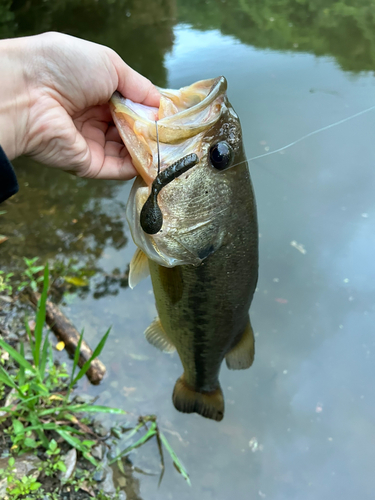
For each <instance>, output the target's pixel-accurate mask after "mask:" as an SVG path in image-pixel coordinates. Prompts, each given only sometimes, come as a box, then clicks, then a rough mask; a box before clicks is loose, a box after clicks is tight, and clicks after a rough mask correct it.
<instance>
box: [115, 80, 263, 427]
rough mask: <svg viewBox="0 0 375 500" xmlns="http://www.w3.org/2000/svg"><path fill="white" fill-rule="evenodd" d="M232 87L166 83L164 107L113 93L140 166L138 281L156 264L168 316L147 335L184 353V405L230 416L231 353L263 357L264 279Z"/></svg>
mask: <svg viewBox="0 0 375 500" xmlns="http://www.w3.org/2000/svg"><path fill="white" fill-rule="evenodd" d="M226 87H227V84H226V80H225V78H223V77H219V78H216V79H213V80H205V81H202V82H197V83H195V84H193V85H191V86H190V87H186V88H183V89H180V90H179V91H172V90H163V89H160V90H161V95H162V98H161V102H160V107H159V108H148V107H145V106H142V105H139V104H135V103H132V102H131V101H129V100H127V99H123V98H122V97H121V96H120V97H119V96H118V95H117V94H116V95H114V96H113V97H112V99H111V106H112V115H113V118H114V121H115V123H116V125H117V128H118V130H119V132H120V135H121V137H122V138H123V140H124V143H125V144H126V146H127V148H128V150H129V153H130V154H131V156H132V160H133V163H134V165H135V167H136V168H137V171H138V173H139V174H140V175H139V176H138V177H137V179H136V180H135V182H134V184H133V187H132V190H131V193H130V197H129V200H128V204H127V219H128V222H129V227H130V229H131V233H132V237H133V240H134V242H135V243H136V245H137V247H138V250H137V252H136V254H135V255H134V257H133V259H132V262H131V264H130V274H129V285H130V287H131V288H132V287H134V286H135V285H136V283H137V282H138V281H139V280H140V279H142V278H144V277H145V276H146V275H147V274H148V272H150V274H151V279H152V284H153V289H154V293H155V299H156V307H157V311H158V315H159V316H158V318H156V319H155V321H154V322H153V323H152V324H151V325H150V326H149V328H147V330H146V332H145V335H146V338H147V340H148V341H149V342H150V343H151V344H153V345H154V346H156V347H158V348H160V349H162V350H164V351H169V352H171V351H173V350H174V349H176V350H177V352H178V354H179V357H180V359H181V362H182V365H183V369H184V373H183V375H182V377H180V378H179V379H178V380H177V382H176V385H175V388H174V392H173V402H174V405H175V407H176V408H177V409H178V410H179V411H182V412H187V413H191V412H197V413H199V414H201V415H203V416H205V417H208V418H211V419H214V420H221V419H222V418H223V414H224V398H223V394H222V391H221V388H220V384H219V379H218V377H219V372H220V367H221V364H222V362H223V360H224V358H225V359H226V364H227V366H228V367H229V368H230V369H244V368H248V367H249V366H250V365H251V363H252V361H253V357H254V337H253V332H252V328H251V324H250V320H249V308H250V304H251V301H252V298H253V294H254V291H255V288H256V283H257V278H258V227H257V215H256V206H255V199H254V193H253V188H252V184H251V180H250V174H249V170H248V166H247V163H246V160H245V155H244V150H243V144H242V131H241V126H240V122H239V119H238V116H237V115H236V113H235V112H234V110H233V108H232V106H231V105H230V103H229V102H228V99H227V96H226ZM155 120H157V127H158V130H156V124H155ZM157 139H159V143H158V142H157ZM159 145H160V160H161V170H160V172H161V173H160V172H159V169H158V147H159ZM191 159H193V160H191ZM171 166H173V168H172V167H171ZM168 167H169V169H168ZM171 169H172V170H173V172H172V170H171ZM177 172H178V176H177V175H175V174H176V173H177ZM164 177H165V179H164ZM156 188H157V189H156ZM141 220H142V223H141V222H140V221H141Z"/></svg>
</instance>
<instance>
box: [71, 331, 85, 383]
mask: <svg viewBox="0 0 375 500" xmlns="http://www.w3.org/2000/svg"><path fill="white" fill-rule="evenodd" d="M83 332H84V330H82V333H81V335H80V337H79V341H78V345H77V347H76V350H75V351H74V360H73V368H72V375H71V377H70V384H69V387H73V384H72V382H73V380H74V375H75V372H76V368H77V366H78V360H79V353H80V352H81V344H82V339H83Z"/></svg>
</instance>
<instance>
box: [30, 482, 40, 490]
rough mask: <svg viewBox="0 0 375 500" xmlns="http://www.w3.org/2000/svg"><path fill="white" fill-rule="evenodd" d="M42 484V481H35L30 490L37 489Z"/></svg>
mask: <svg viewBox="0 0 375 500" xmlns="http://www.w3.org/2000/svg"><path fill="white" fill-rule="evenodd" d="M41 486H42V483H33V484H31V485H30V486H29V489H30V491H35V490H37V489H39V488H40V487H41Z"/></svg>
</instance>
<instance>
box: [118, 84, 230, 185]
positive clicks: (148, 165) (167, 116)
mask: <svg viewBox="0 0 375 500" xmlns="http://www.w3.org/2000/svg"><path fill="white" fill-rule="evenodd" d="M226 89H227V82H226V79H225V78H224V77H223V76H221V77H218V78H214V79H210V80H202V81H199V82H197V83H194V84H193V85H190V86H188V87H183V88H181V89H180V90H168V89H159V91H160V94H161V98H160V106H159V108H153V107H150V106H144V105H143V104H137V103H134V102H132V101H131V100H130V99H125V98H124V97H123V96H122V95H121V94H120V93H119V92H115V93H114V94H113V96H112V97H111V100H110V107H111V113H112V117H113V120H114V122H115V125H116V127H117V129H118V131H119V133H120V136H121V138H122V140H123V141H124V144H125V146H126V147H127V149H128V151H129V154H130V155H131V157H132V160H133V164H134V166H135V168H136V170H137V172H138V174H139V175H140V176H142V178H143V180H144V181H145V183H146V184H147V185H151V184H152V182H153V180H154V179H155V177H156V176H157V174H158V148H157V132H158V137H159V146H160V167H161V171H163V170H164V169H165V168H167V167H168V166H169V165H171V164H172V163H174V162H176V161H178V160H179V159H180V158H182V157H185V156H187V155H189V154H192V153H195V154H197V155H198V157H199V158H200V157H201V154H202V151H201V138H202V136H203V135H204V133H205V132H206V131H207V130H208V129H209V128H211V127H212V126H213V125H214V124H215V123H216V122H217V121H218V119H219V118H220V116H221V113H222V109H223V104H224V100H225V96H226ZM155 122H157V129H156V124H155Z"/></svg>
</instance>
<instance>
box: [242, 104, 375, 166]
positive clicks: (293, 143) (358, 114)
mask: <svg viewBox="0 0 375 500" xmlns="http://www.w3.org/2000/svg"><path fill="white" fill-rule="evenodd" d="M373 109H375V106H371V107H370V108H367V109H364V110H362V111H359V112H358V113H355V114H354V115H351V116H348V117H346V118H343V119H342V120H339V121H337V122H335V123H331V124H330V125H326V126H325V127H322V128H319V129H318V130H314V131H313V132H310V133H308V134H306V135H303V136H302V137H300V138H299V139H297V140H296V141H293V142H291V143H290V144H287V145H286V146H283V147H282V148H279V149H275V151H269V152H268V153H264V154H261V155H258V156H254V157H253V158H250V159H247V160H243V161H240V162H239V163H236V164H235V165H232V167H236V166H237V165H241V163H245V162H247V161H253V160H258V159H259V158H264V157H265V156H270V155H273V154H275V153H280V151H285V149H288V148H291V147H292V146H294V145H295V144H298V143H299V142H301V141H303V140H304V139H307V138H308V137H311V136H313V135H315V134H319V133H320V132H324V131H325V130H328V129H330V128H333V127H336V125H341V124H342V123H345V122H348V121H349V120H352V119H353V118H357V116H361V115H364V114H365V113H368V112H369V111H372V110H373Z"/></svg>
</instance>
